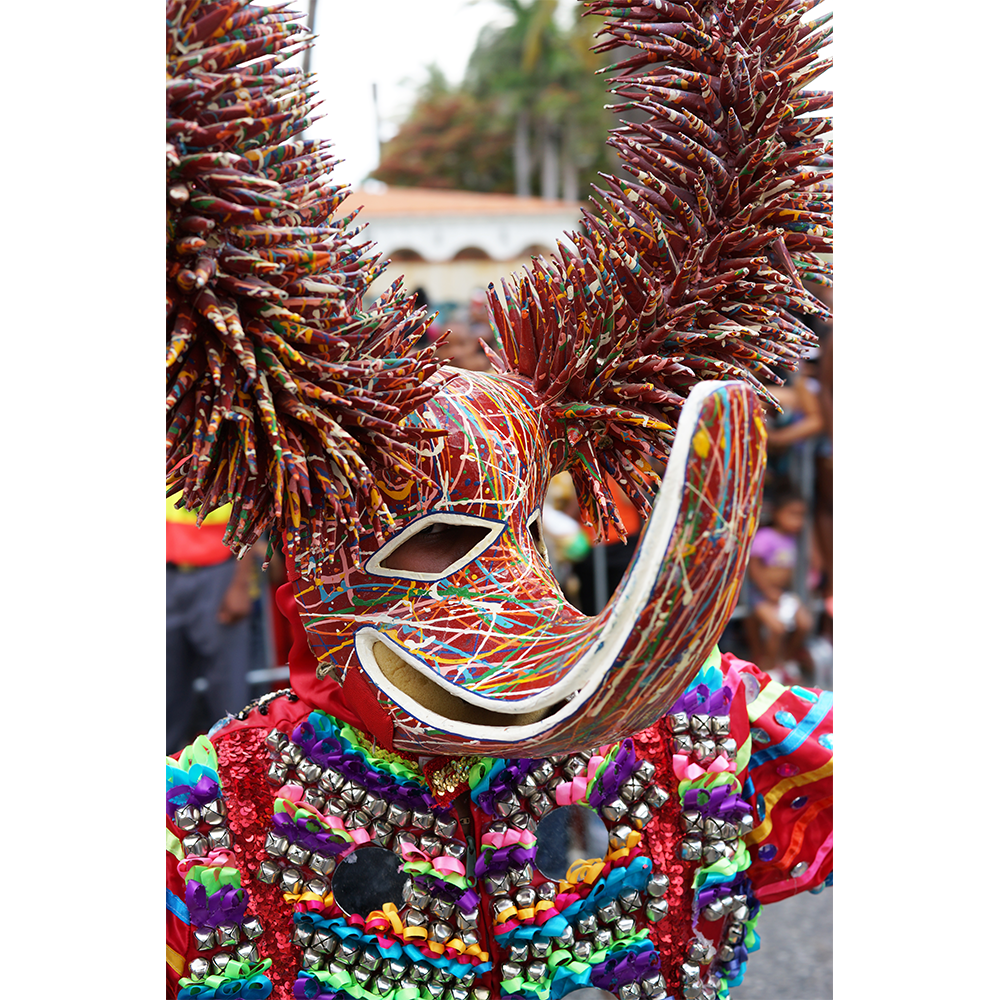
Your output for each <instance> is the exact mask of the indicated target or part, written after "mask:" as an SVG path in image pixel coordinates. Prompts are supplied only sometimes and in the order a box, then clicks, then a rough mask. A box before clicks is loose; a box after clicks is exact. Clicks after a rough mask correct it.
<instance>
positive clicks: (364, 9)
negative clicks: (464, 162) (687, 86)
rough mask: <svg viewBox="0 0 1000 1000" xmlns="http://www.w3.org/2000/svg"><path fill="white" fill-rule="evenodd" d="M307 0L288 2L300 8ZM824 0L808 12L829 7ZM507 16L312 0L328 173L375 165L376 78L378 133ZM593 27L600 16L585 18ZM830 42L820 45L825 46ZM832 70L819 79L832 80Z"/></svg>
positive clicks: (473, 6)
mask: <svg viewBox="0 0 1000 1000" xmlns="http://www.w3.org/2000/svg"><path fill="white" fill-rule="evenodd" d="M560 3H561V5H562V7H563V16H565V17H572V16H574V11H573V8H574V7H579V6H581V5H579V4H577V3H576V2H575V0H560ZM308 6H309V5H308V0H299V2H298V3H297V4H295V9H298V10H301V11H302V12H303V13H305V12H306V11H307V10H308ZM831 6H832V2H831V0H824V3H823V4H822V5H821V6H820V7H819V8H817V11H816V12H815V13H814V14H813V16H814V17H815V16H818V13H819V12H822V11H825V10H827V9H830V8H831ZM507 20H509V16H508V15H507V14H506V13H505V11H504V10H503V9H502V8H501V7H500V6H499V5H498V4H496V3H494V2H493V0H424V2H420V0H378V2H376V3H369V4H360V3H357V2H356V0H317V5H316V32H317V34H318V35H319V38H318V40H317V41H316V44H315V47H314V48H313V55H312V69H313V70H314V71H315V72H316V73H317V74H318V80H317V83H318V87H319V92H320V96H321V97H322V98H323V99H324V100H325V102H326V103H325V104H324V105H323V107H322V108H321V109H320V111H321V113H325V114H326V115H327V117H326V118H324V119H323V120H322V121H321V122H319V123H318V124H317V125H316V126H315V128H314V129H313V130H312V132H311V133H310V134H312V135H314V136H316V137H318V138H328V139H331V140H332V141H333V142H334V144H335V150H336V153H337V155H338V156H340V157H342V158H343V159H344V163H342V164H341V165H340V166H338V167H337V169H336V172H335V174H334V179H335V180H337V181H338V182H341V183H344V182H348V183H350V184H352V185H353V186H357V185H358V184H359V183H360V182H361V180H362V179H363V178H364V177H365V175H366V174H368V173H369V171H371V170H373V169H374V168H375V166H376V165H377V150H378V140H377V138H376V131H375V108H374V102H373V100H372V84H373V83H375V84H377V85H378V96H379V112H380V116H381V118H382V119H383V126H382V136H383V138H384V139H385V138H388V137H389V136H391V135H392V134H393V133H394V131H395V127H394V122H396V121H398V120H399V118H400V117H401V116H403V115H405V113H406V111H407V109H408V107H409V106H410V104H411V103H412V100H413V90H414V87H415V86H416V85H417V84H419V83H420V82H421V81H422V80H423V79H424V78H425V77H426V69H425V67H426V66H428V65H429V64H431V63H433V62H436V63H437V64H438V65H439V66H440V67H441V69H442V70H443V71H444V72H445V75H446V76H447V77H448V79H449V80H451V81H452V82H453V83H457V82H458V81H459V80H460V79H461V78H462V75H463V74H464V72H465V67H466V64H467V63H468V60H469V56H470V55H471V54H472V50H473V48H474V47H475V43H476V39H477V37H478V35H479V32H480V30H481V29H482V28H483V27H484V26H485V25H486V24H488V23H491V22H500V23H504V22H505V21H507ZM591 21H592V22H593V24H594V30H595V31H596V30H597V28H598V26H599V24H600V22H599V20H598V19H597V18H591ZM832 48H833V47H832V46H830V47H829V48H828V49H827V52H828V53H829V52H830V51H831V50H832ZM832 76H833V73H832V71H831V72H830V73H828V74H827V75H826V76H825V77H824V78H823V80H822V82H821V83H820V84H818V86H821V87H823V88H825V89H829V88H832V85H833V84H832Z"/></svg>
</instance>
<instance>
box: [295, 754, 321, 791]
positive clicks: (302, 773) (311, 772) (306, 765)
mask: <svg viewBox="0 0 1000 1000" xmlns="http://www.w3.org/2000/svg"><path fill="white" fill-rule="evenodd" d="M295 773H296V775H298V777H299V780H300V781H303V782H304V783H305V784H307V785H314V784H315V783H316V782H317V781H319V778H320V775H321V774H322V773H323V768H321V767H320V766H319V765H318V764H314V763H313V762H312V761H311V760H301V761H299V763H298V764H296V765H295Z"/></svg>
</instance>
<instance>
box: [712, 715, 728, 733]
mask: <svg viewBox="0 0 1000 1000" xmlns="http://www.w3.org/2000/svg"><path fill="white" fill-rule="evenodd" d="M709 725H710V727H711V730H712V735H713V736H721V737H726V736H728V735H729V716H728V715H713V716H711V718H710V720H709Z"/></svg>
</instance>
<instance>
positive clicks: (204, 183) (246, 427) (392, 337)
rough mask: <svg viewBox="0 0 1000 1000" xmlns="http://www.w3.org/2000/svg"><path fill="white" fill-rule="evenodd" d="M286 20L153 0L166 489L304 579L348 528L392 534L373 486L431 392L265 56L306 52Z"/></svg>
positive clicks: (302, 107) (288, 79) (320, 151)
mask: <svg viewBox="0 0 1000 1000" xmlns="http://www.w3.org/2000/svg"><path fill="white" fill-rule="evenodd" d="M294 16H296V15H293V14H291V13H288V12H284V11H281V10H277V9H275V8H271V9H267V8H262V7H253V6H247V5H246V4H245V0H240V2H235V3H202V2H199V0H187V2H182V0H178V2H174V3H171V4H169V5H168V7H167V24H168V30H167V422H168V429H167V495H168V496H170V495H171V494H173V493H176V492H178V491H181V492H182V495H183V501H184V504H185V506H186V507H187V509H199V510H200V513H201V515H202V516H204V515H206V514H208V513H209V512H210V511H212V510H214V509H215V508H217V507H220V506H222V505H224V504H226V503H229V502H232V503H233V513H232V516H231V519H230V522H229V527H228V531H227V536H226V541H227V543H228V544H230V545H231V546H232V547H233V548H234V549H236V550H239V549H243V548H245V547H246V546H249V545H251V544H252V543H253V542H254V541H255V540H256V539H257V538H258V537H260V535H261V533H262V532H263V531H264V529H265V528H267V527H268V525H270V524H272V523H277V524H278V525H280V526H281V527H282V528H283V529H284V530H285V533H286V543H287V545H288V548H289V551H291V552H293V553H295V555H296V558H297V560H298V561H299V563H300V567H301V568H302V570H303V571H309V572H312V571H315V569H316V567H317V566H318V565H319V564H320V563H321V562H322V561H323V560H324V559H326V558H327V557H328V555H329V554H330V553H332V552H333V551H334V550H335V549H336V548H337V547H338V546H339V544H341V542H342V541H344V540H345V539H346V540H349V541H350V543H351V546H352V548H353V549H355V550H356V545H357V538H358V524H359V521H362V522H364V523H365V524H366V525H372V526H374V527H375V529H376V531H379V530H380V528H381V527H382V526H383V525H384V526H388V525H389V524H390V523H391V516H390V515H389V512H388V509H387V507H386V505H385V503H384V502H383V499H382V496H381V493H380V491H379V489H378V487H377V486H376V480H377V479H380V480H382V481H383V482H386V483H390V484H391V483H398V482H400V481H402V479H403V478H406V477H410V478H412V477H414V476H417V477H419V475H420V473H419V471H418V470H417V469H416V468H415V466H414V464H413V462H412V460H411V458H412V455H413V452H414V449H415V448H416V447H417V446H418V445H419V443H420V441H421V440H426V439H427V438H429V437H431V436H433V435H434V434H435V433H436V432H433V431H430V430H426V429H422V428H419V427H417V426H410V427H402V426H401V422H402V420H403V419H404V418H405V417H406V416H407V415H408V414H410V413H412V412H413V411H414V410H416V409H417V408H419V407H420V406H421V405H422V404H423V403H425V402H426V401H427V400H428V399H429V398H431V397H432V396H433V395H434V393H435V392H436V391H437V388H438V387H439V385H440V381H439V380H438V381H437V382H436V383H429V381H428V380H430V379H431V376H433V375H434V373H435V372H436V371H437V368H438V362H436V361H435V360H434V359H433V358H432V356H431V353H432V352H431V351H430V350H429V349H428V350H425V351H423V352H421V353H418V354H415V355H414V356H407V352H409V351H410V350H411V349H412V348H413V346H414V344H415V343H416V341H417V340H418V339H419V337H420V335H421V334H422V333H423V331H424V330H425V328H426V326H427V324H428V322H429V320H428V319H427V317H426V316H425V315H424V314H423V313H422V312H415V311H414V308H413V301H412V299H406V298H405V297H404V295H403V294H402V292H401V291H400V286H399V283H396V284H394V285H393V286H392V287H391V288H390V290H389V291H388V292H386V294H385V295H383V296H382V297H381V298H380V299H379V300H378V301H377V302H376V303H375V305H374V306H373V307H372V309H371V310H370V311H365V310H364V309H363V308H362V294H363V293H364V292H365V290H366V289H367V288H368V287H369V285H370V284H371V283H372V281H373V280H374V279H375V278H376V277H377V276H378V274H379V273H380V272H381V270H382V269H383V267H384V264H380V263H379V262H378V258H377V256H374V255H367V254H368V251H369V248H370V244H367V243H359V242H357V241H356V240H355V237H356V236H357V233H358V230H357V229H355V230H351V229H349V227H350V224H351V222H352V221H353V217H351V216H348V217H346V218H343V219H340V220H336V219H335V218H334V217H333V213H334V212H335V211H336V209H337V206H338V205H339V204H340V203H341V202H342V201H343V199H344V198H345V197H346V196H347V194H348V189H347V188H345V187H331V186H329V185H328V184H327V183H325V181H324V179H323V178H324V175H325V174H326V173H327V172H328V171H329V169H330V168H331V167H332V165H333V163H334V162H335V161H333V160H332V158H331V156H330V154H329V153H328V152H327V148H328V145H329V144H328V143H326V142H314V141H311V140H301V139H296V138H295V136H296V135H297V134H298V133H300V132H301V131H303V130H304V129H305V128H306V127H307V126H308V125H309V124H310V122H311V121H312V120H313V119H312V117H311V113H312V111H313V109H314V107H315V102H314V101H313V92H312V90H311V89H310V80H309V79H308V78H307V77H305V76H304V75H303V73H302V71H301V70H299V69H292V68H289V67H287V66H285V65H283V63H284V62H285V61H286V60H287V59H289V58H290V57H291V56H294V55H295V54H296V53H298V52H300V51H301V50H302V49H303V48H304V47H305V46H306V45H307V44H308V43H309V41H310V37H309V36H307V35H306V34H304V33H303V32H304V29H303V28H302V27H301V26H300V25H299V24H297V23H295V21H293V20H291V18H292V17H294Z"/></svg>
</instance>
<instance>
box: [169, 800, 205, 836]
mask: <svg viewBox="0 0 1000 1000" xmlns="http://www.w3.org/2000/svg"><path fill="white" fill-rule="evenodd" d="M200 822H201V811H200V810H199V809H198V807H197V806H190V805H189V806H181V807H180V808H179V809H178V810H177V812H175V813H174V824H175V825H176V826H179V827H180V828H181V829H182V830H194V829H197V827H198V824H199V823H200Z"/></svg>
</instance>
